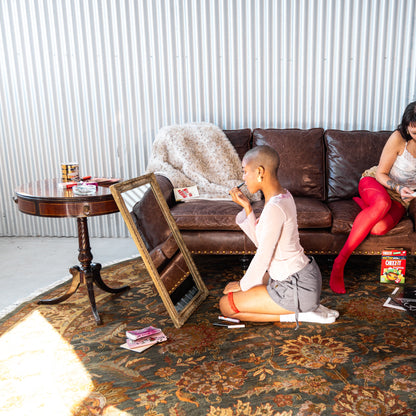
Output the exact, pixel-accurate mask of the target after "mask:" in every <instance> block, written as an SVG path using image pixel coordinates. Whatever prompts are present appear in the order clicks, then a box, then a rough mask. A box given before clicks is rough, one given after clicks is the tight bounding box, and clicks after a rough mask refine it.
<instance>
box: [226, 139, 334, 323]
mask: <svg viewBox="0 0 416 416" xmlns="http://www.w3.org/2000/svg"><path fill="white" fill-rule="evenodd" d="M279 164H280V158H279V155H278V153H277V152H276V151H275V150H274V149H273V148H272V147H270V146H266V145H265V146H256V147H254V148H253V149H251V150H250V151H248V152H247V153H246V154H245V156H244V158H243V161H242V168H243V179H244V181H245V184H246V186H247V189H248V190H249V191H250V192H251V193H256V192H257V191H261V192H262V193H263V196H264V208H263V211H262V213H261V215H260V217H259V218H258V219H257V218H256V216H255V214H254V212H253V209H252V207H251V204H250V201H249V200H248V198H247V197H246V196H245V195H244V194H243V193H242V192H241V191H240V189H239V188H238V187H235V188H233V189H232V190H231V191H230V194H231V197H232V199H233V201H234V202H236V203H237V204H239V205H240V206H241V207H242V208H243V210H242V211H241V212H240V213H239V214H238V215H237V218H236V222H237V224H238V225H239V226H240V227H241V229H242V230H243V231H244V232H245V233H246V234H247V236H248V237H249V238H250V239H251V240H252V241H253V243H254V244H255V245H256V247H257V251H256V254H255V256H254V257H253V259H252V261H251V263H250V265H249V267H248V269H247V271H246V273H245V274H244V276H243V277H242V279H241V280H240V281H233V282H230V283H228V284H227V286H226V287H225V289H224V296H223V297H222V298H221V299H220V310H221V313H222V314H223V315H225V316H228V317H233V318H238V319H240V320H242V321H254V322H274V321H282V322H295V321H296V322H299V321H300V322H317V323H324V324H327V323H332V322H334V321H335V320H336V318H337V317H338V315H339V314H338V312H337V311H333V310H330V309H328V308H325V307H324V306H322V305H320V303H319V302H320V296H321V287H322V277H321V273H320V270H319V267H318V265H317V264H316V262H315V260H314V259H313V258H312V257H308V256H306V255H305V253H304V250H303V248H302V246H301V245H300V242H299V233H298V225H297V217H296V206H295V202H294V200H293V197H292V195H291V194H290V192H289V191H288V190H287V189H284V188H283V187H282V185H281V184H280V182H279V179H278V170H279Z"/></svg>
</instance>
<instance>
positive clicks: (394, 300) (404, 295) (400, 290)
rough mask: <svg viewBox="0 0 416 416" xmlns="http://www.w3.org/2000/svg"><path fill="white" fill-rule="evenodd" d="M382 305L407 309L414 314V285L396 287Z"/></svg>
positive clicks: (415, 303)
mask: <svg viewBox="0 0 416 416" xmlns="http://www.w3.org/2000/svg"><path fill="white" fill-rule="evenodd" d="M383 306H387V307H389V308H395V309H400V310H402V311H407V312H409V313H410V315H412V316H416V286H403V287H396V288H395V289H394V290H393V292H392V294H391V295H390V296H389V298H388V299H387V301H386V302H385V303H384V305H383Z"/></svg>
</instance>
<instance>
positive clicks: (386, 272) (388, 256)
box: [380, 250, 406, 283]
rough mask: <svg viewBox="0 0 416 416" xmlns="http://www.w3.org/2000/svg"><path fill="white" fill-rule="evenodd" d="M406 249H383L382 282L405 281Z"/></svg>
mask: <svg viewBox="0 0 416 416" xmlns="http://www.w3.org/2000/svg"><path fill="white" fill-rule="evenodd" d="M405 272H406V250H383V251H382V253H381V274H380V282H381V283H404V276H405Z"/></svg>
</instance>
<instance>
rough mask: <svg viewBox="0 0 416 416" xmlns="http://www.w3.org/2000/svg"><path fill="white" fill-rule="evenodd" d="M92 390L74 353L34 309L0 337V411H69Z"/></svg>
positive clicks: (84, 371) (27, 412) (18, 413)
mask: <svg viewBox="0 0 416 416" xmlns="http://www.w3.org/2000/svg"><path fill="white" fill-rule="evenodd" d="M92 390H93V384H92V381H91V378H90V376H89V374H88V372H87V371H86V370H85V368H84V366H83V365H82V363H81V361H80V360H79V358H78V356H77V355H76V354H75V352H74V351H73V349H72V347H71V345H70V344H68V343H67V342H66V341H65V340H64V339H63V338H62V337H61V336H60V335H59V334H58V333H57V332H56V331H55V330H54V328H53V327H52V326H51V325H50V324H49V323H48V322H47V320H46V319H45V318H43V317H42V315H41V314H40V313H39V312H38V311H34V312H33V313H32V314H30V315H28V316H27V317H26V319H24V320H23V321H21V322H20V323H19V324H18V325H16V326H15V327H14V328H12V329H11V330H10V331H8V332H6V333H5V334H4V335H2V336H1V338H0V414H7V415H8V416H11V415H19V416H22V415H52V414H53V415H60V416H65V415H71V414H72V412H71V409H73V408H74V407H77V406H78V405H79V404H80V403H81V402H82V401H83V400H84V398H86V397H87V396H88V395H89V394H90V392H92Z"/></svg>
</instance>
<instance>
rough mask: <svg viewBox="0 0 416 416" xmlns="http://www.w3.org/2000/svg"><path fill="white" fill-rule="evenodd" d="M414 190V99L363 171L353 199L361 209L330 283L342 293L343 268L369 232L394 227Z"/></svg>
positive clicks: (415, 121)
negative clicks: (371, 164) (374, 160)
mask: <svg viewBox="0 0 416 416" xmlns="http://www.w3.org/2000/svg"><path fill="white" fill-rule="evenodd" d="M415 190H416V101H415V102H412V103H410V104H409V105H408V106H407V107H406V109H405V111H404V113H403V116H402V121H401V124H400V125H399V126H398V128H397V130H395V131H394V132H393V134H392V135H391V136H390V137H389V139H388V140H387V142H386V144H385V146H384V148H383V151H382V153H381V157H380V161H379V164H378V166H374V167H372V168H370V169H368V170H366V171H365V172H364V173H363V175H362V177H361V180H360V182H359V183H358V192H359V194H360V197H359V198H358V197H356V198H354V200H355V202H357V204H358V205H359V206H360V207H361V209H362V211H361V212H360V213H359V214H358V215H357V216H356V217H355V220H354V223H353V225H352V228H351V232H350V235H349V236H348V239H347V241H346V242H345V244H344V247H342V250H341V251H340V252H339V254H338V256H337V258H336V259H335V261H334V266H333V268H332V272H331V278H330V280H329V285H330V287H331V289H332V290H333V291H334V292H335V293H345V286H344V267H345V264H346V262H347V260H348V259H349V257H350V256H351V254H352V253H353V251H354V250H355V249H356V248H357V247H358V246H359V245H360V244H361V243H362V241H363V240H364V239H365V238H366V237H367V235H368V234H373V235H384V234H386V233H387V232H389V231H390V230H391V229H393V228H394V227H395V226H396V225H397V224H398V223H399V221H400V220H401V219H402V217H403V216H404V215H405V214H406V209H407V208H408V207H409V204H410V202H411V201H412V199H414V197H415V194H414V191H415Z"/></svg>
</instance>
